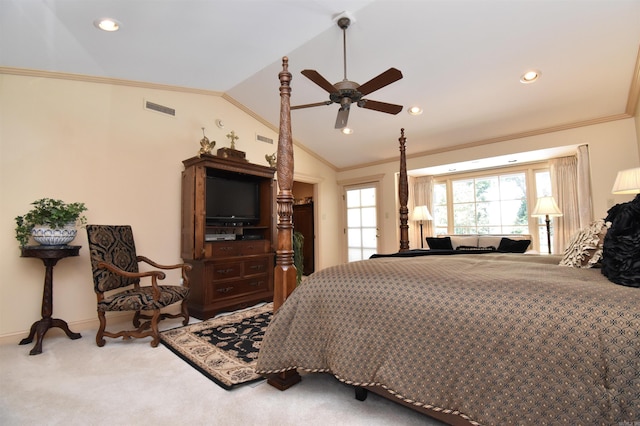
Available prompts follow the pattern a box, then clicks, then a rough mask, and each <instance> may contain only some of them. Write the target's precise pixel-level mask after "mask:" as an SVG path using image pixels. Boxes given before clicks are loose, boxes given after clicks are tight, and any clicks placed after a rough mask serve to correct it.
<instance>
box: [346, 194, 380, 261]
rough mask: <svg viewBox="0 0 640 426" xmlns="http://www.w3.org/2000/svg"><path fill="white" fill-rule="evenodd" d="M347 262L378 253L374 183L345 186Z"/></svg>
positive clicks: (376, 196)
mask: <svg viewBox="0 0 640 426" xmlns="http://www.w3.org/2000/svg"><path fill="white" fill-rule="evenodd" d="M343 196H344V200H345V208H346V216H347V218H346V224H347V228H346V233H345V234H346V239H347V261H348V262H354V261H357V260H364V259H368V258H369V257H370V256H371V255H372V254H375V253H378V252H379V248H378V240H379V232H378V231H379V230H378V208H377V200H378V187H377V185H376V183H366V184H361V185H353V186H345V187H344V195H343Z"/></svg>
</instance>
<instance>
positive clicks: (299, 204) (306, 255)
mask: <svg viewBox="0 0 640 426" xmlns="http://www.w3.org/2000/svg"><path fill="white" fill-rule="evenodd" d="M292 192H293V198H294V202H293V232H300V233H301V234H302V236H303V237H304V244H303V246H302V256H303V259H302V260H303V265H304V267H303V270H302V275H310V274H312V273H313V272H314V271H315V217H314V207H313V192H314V185H313V184H310V183H304V182H296V181H294V182H293V188H292Z"/></svg>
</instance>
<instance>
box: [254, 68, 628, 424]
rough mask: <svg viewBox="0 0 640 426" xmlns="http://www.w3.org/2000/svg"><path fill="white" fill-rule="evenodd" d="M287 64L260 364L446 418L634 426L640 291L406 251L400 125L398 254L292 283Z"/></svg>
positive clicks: (581, 276) (595, 278) (584, 274)
mask: <svg viewBox="0 0 640 426" xmlns="http://www.w3.org/2000/svg"><path fill="white" fill-rule="evenodd" d="M287 68H288V63H287V59H286V58H284V59H283V70H282V72H281V73H280V82H281V86H280V94H281V116H280V120H281V121H280V128H281V130H280V139H279V146H278V186H279V189H280V191H279V194H278V198H277V203H278V247H277V253H276V269H275V296H274V310H275V315H274V318H273V320H272V322H271V324H270V326H269V328H268V330H267V333H266V335H265V338H264V341H263V343H262V347H261V349H260V354H259V357H258V364H257V371H258V372H259V373H261V374H264V375H266V376H268V381H269V383H270V384H271V385H273V386H275V387H277V388H279V389H282V390H284V389H287V388H289V387H291V386H293V385H294V384H295V383H297V382H298V381H299V380H300V375H299V374H298V372H297V371H298V370H303V371H307V372H318V373H320V372H322V373H329V374H333V375H334V376H335V377H337V378H338V379H339V380H341V381H343V382H345V383H347V384H351V385H353V386H354V387H355V388H356V390H357V391H356V396H357V397H358V398H359V399H363V398H364V397H365V396H366V391H368V390H371V391H374V392H376V393H378V394H380V395H383V396H385V397H388V398H391V399H393V400H396V401H397V402H400V403H403V404H405V405H407V406H409V407H411V408H413V409H416V410H420V411H423V412H425V413H426V414H429V415H431V416H433V417H436V418H438V419H440V420H443V421H445V422H446V423H450V424H486V425H507V424H588V425H595V424H605V425H624V424H634V422H639V421H640V303H638V302H639V301H640V289H638V288H632V287H627V286H621V285H617V284H614V283H612V282H611V281H609V280H608V279H607V278H606V277H605V276H603V275H602V273H601V272H600V271H599V270H598V269H594V268H568V267H561V266H558V257H554V256H545V255H521V254H501V253H495V254H494V253H483V254H462V255H457V256H437V255H429V256H423V255H419V254H420V253H419V252H413V251H411V250H410V249H409V246H408V232H407V231H408V226H407V219H408V215H407V209H406V205H407V197H406V194H407V191H406V189H407V188H406V162H405V161H406V160H405V153H404V144H405V140H404V133H403V132H401V137H400V152H401V159H400V176H401V177H400V185H399V200H400V204H401V207H400V252H399V253H398V255H394V256H378V257H376V258H373V259H369V260H364V261H359V262H352V263H348V264H342V265H336V266H333V267H330V268H326V269H324V270H321V271H317V272H316V273H314V274H312V275H311V276H310V277H308V278H307V280H306V281H305V282H304V283H303V284H302V285H301V286H299V287H298V288H296V287H295V268H294V267H293V251H292V249H291V232H292V223H291V212H292V204H293V197H292V194H291V186H292V183H293V182H292V179H293V151H292V142H291V127H290V112H289V96H290V87H289V82H290V79H291V75H290V74H289V73H288V69H287ZM403 168H404V170H403ZM294 289H295V291H293V290H294Z"/></svg>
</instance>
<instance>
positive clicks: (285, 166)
mask: <svg viewBox="0 0 640 426" xmlns="http://www.w3.org/2000/svg"><path fill="white" fill-rule="evenodd" d="M278 77H279V79H280V134H279V137H278V164H277V166H276V167H277V172H278V196H277V198H276V202H277V207H278V225H277V228H278V241H277V248H276V267H275V271H274V289H273V311H274V313H275V312H276V311H277V310H278V308H280V306H282V304H283V303H284V301H285V300H286V299H287V297H289V295H290V294H291V292H292V291H293V290H295V288H296V284H297V281H296V276H297V271H296V267H295V266H294V264H293V221H292V217H293V192H292V188H293V139H292V137H291V106H290V97H291V87H290V85H289V83H290V82H291V73H290V72H289V58H287V57H286V56H285V57H283V58H282V71H281V72H280V73H279V74H278ZM300 379H301V378H300V375H299V374H298V372H297V371H296V370H287V371H285V372H283V373H279V374H274V375H271V376H269V378H268V379H267V383H269V384H270V385H271V386H273V387H275V388H278V389H280V390H285V389H288V388H290V387H291V386H293V385H295V384H296V383H298V382H299V381H300Z"/></svg>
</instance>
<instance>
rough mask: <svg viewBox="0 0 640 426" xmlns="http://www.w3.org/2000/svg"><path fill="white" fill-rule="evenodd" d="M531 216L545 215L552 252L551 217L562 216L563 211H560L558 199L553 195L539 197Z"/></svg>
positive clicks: (548, 240) (549, 245)
mask: <svg viewBox="0 0 640 426" xmlns="http://www.w3.org/2000/svg"><path fill="white" fill-rule="evenodd" d="M531 216H533V217H542V216H544V220H545V222H547V246H548V247H549V254H551V219H549V218H550V217H553V216H562V212H561V211H560V208H558V205H557V204H556V200H555V199H554V198H553V197H551V196H549V197H540V198H538V202H537V203H536V208H535V209H533V213H531Z"/></svg>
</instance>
